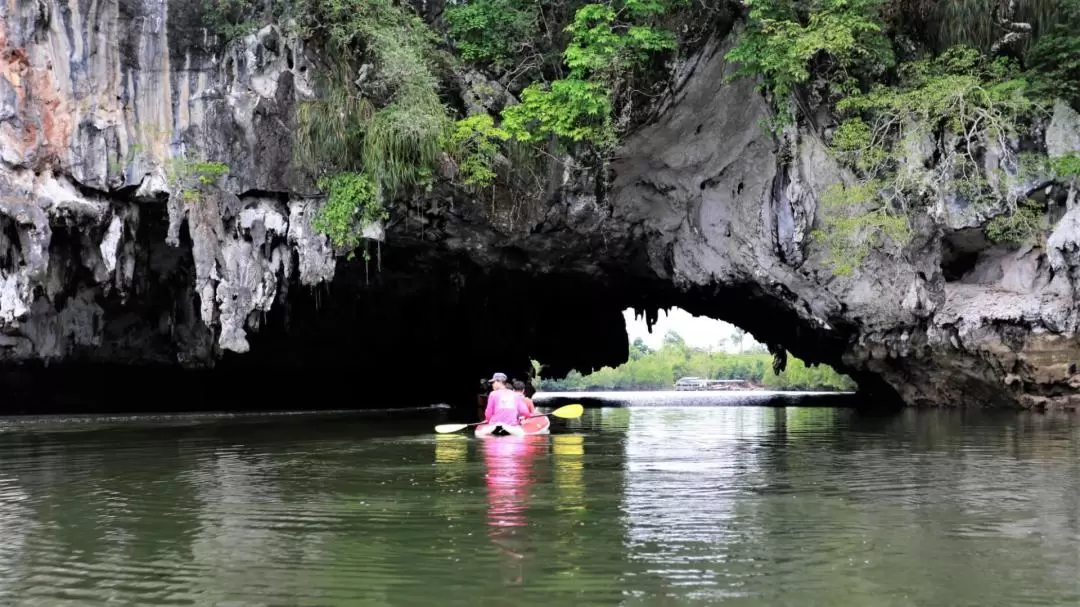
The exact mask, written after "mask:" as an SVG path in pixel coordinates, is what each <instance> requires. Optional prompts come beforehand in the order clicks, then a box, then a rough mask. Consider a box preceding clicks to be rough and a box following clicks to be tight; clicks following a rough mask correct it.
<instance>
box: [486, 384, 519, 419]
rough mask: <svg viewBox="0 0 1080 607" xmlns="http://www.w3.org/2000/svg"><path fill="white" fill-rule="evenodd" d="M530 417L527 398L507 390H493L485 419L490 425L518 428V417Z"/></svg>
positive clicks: (489, 397) (489, 396)
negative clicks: (526, 402)
mask: <svg viewBox="0 0 1080 607" xmlns="http://www.w3.org/2000/svg"><path fill="white" fill-rule="evenodd" d="M528 415H529V405H526V404H525V398H524V397H523V396H521V395H520V394H518V393H517V392H514V391H513V390H509V389H507V388H502V389H500V390H492V392H491V394H489V395H488V402H487V410H486V411H485V412H484V417H486V418H487V421H488V423H489V424H503V425H506V426H517V425H518V417H519V416H521V417H525V416H528Z"/></svg>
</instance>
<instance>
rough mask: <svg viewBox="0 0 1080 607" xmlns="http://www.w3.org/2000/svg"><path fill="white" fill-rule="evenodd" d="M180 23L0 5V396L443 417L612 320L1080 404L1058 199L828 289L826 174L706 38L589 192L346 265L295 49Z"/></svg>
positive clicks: (305, 66) (915, 400)
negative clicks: (1035, 231)
mask: <svg viewBox="0 0 1080 607" xmlns="http://www.w3.org/2000/svg"><path fill="white" fill-rule="evenodd" d="M188 4H189V3H186V2H185V1H184V0H93V1H91V0H78V1H74V2H67V3H64V2H57V1H55V0H13V1H12V2H8V3H6V4H3V5H0V18H2V19H0V361H2V363H3V364H4V365H5V366H6V367H5V368H6V369H7V370H8V372H7V375H6V377H7V378H8V379H11V378H12V377H15V375H17V373H16V371H17V372H21V369H23V367H22V366H21V365H25V364H29V365H31V368H33V369H36V368H37V367H36V366H35V364H36V363H40V362H47V363H50V364H52V365H53V367H54V369H55V370H54V371H52V372H53V373H57V374H62V373H67V372H71V373H83V372H84V371H85V375H78V377H90V378H92V377H101V376H102V375H101V374H100V373H102V372H99V371H93V370H92V369H104V368H107V369H109V371H108V372H109V373H113V374H114V375H112V376H111V377H115V378H117V381H119V382H123V381H125V380H124V379H123V377H124V375H123V373H124V372H125V370H126V369H129V368H131V367H129V366H134V365H141V366H146V365H153V366H156V367H158V368H161V369H165V370H168V369H179V368H184V369H188V370H191V369H211V368H212V369H215V373H216V374H217V376H218V377H219V378H220V377H226V378H228V377H233V378H236V379H235V382H236V383H243V384H246V385H249V386H250V385H254V384H260V383H264V384H276V383H280V382H282V381H285V380H284V379H279V380H278V381H277V382H275V381H273V380H271V379H270V378H266V379H260V378H259V377H256V376H252V375H249V374H245V373H250V372H252V371H256V372H262V373H265V372H267V371H270V372H273V371H278V372H279V373H282V374H294V375H295V376H296V377H297V378H299V380H300V381H310V382H311V383H312V384H314V385H315V387H328V388H329V387H332V386H335V387H339V386H340V384H341V383H343V382H344V383H357V382H360V381H368V382H371V381H379V382H385V383H387V384H389V385H393V384H394V383H395V382H399V381H400V382H416V381H417V378H418V377H424V378H426V379H425V380H424V381H423V386H422V387H417V389H416V390H413V391H412V394H411V396H412V397H414V398H416V399H418V400H422V399H443V398H445V392H446V390H447V389H446V388H445V386H446V385H447V384H446V383H445V382H448V381H459V382H460V381H462V380H463V379H464V381H465V384H466V385H471V382H472V381H473V380H472V378H473V377H474V376H479V374H481V373H489V372H491V371H493V370H499V369H502V368H503V367H506V366H511V367H514V366H516V367H517V368H519V369H520V368H522V367H523V366H524V364H525V360H527V358H528V357H533V358H538V359H540V360H543V361H544V362H545V363H548V364H549V365H551V371H552V372H555V373H559V372H565V371H567V370H569V369H570V368H578V369H579V370H585V369H590V368H593V367H597V366H600V365H604V364H617V363H618V362H620V361H622V360H625V356H626V337H625V333H624V332H623V328H622V325H621V317H620V310H622V309H623V308H625V307H627V306H633V307H636V308H638V309H640V310H643V311H646V312H647V313H648V314H655V313H656V309H658V308H661V307H669V306H680V307H683V308H685V309H687V310H689V311H691V312H693V313H695V314H704V315H709V316H712V317H715V318H719V319H723V320H727V321H730V322H733V323H735V324H737V325H739V326H741V327H743V328H745V329H747V330H748V331H750V332H751V333H752V334H753V335H754V336H755V337H756V338H757V339H758V340H760V341H763V342H766V343H769V344H772V345H773V346H775V347H776V348H777V349H779V348H781V347H783V348H786V349H787V350H789V351H791V352H793V353H794V354H796V355H798V356H800V357H801V358H803V359H804V360H807V361H810V362H825V363H829V364H832V365H834V366H836V367H837V368H838V369H840V370H843V371H846V372H848V373H850V374H851V375H852V376H853V377H854V378H856V380H857V381H859V383H860V385H861V386H862V387H863V388H864V389H866V390H867V391H868V393H870V394H874V395H878V396H879V397H880V398H881V399H887V398H891V397H892V396H895V395H899V397H900V398H901V399H902V400H903V401H904V402H906V403H909V404H913V405H942V406H983V405H996V406H1015V405H1022V406H1028V407H1032V406H1038V407H1042V406H1048V407H1074V406H1075V405H1076V404H1078V402H1080V397H1077V396H1075V395H1074V392H1075V388H1076V387H1077V386H1078V382H1080V379H1078V378H1077V376H1076V375H1075V371H1076V361H1077V360H1078V359H1080V350H1078V345H1077V341H1076V338H1077V334H1076V331H1077V315H1076V304H1077V293H1078V291H1077V288H1078V287H1080V285H1077V284H1076V283H1077V280H1078V279H1080V244H1078V239H1080V216H1078V215H1077V213H1080V211H1077V210H1076V208H1075V207H1074V206H1073V204H1072V203H1073V201H1072V199H1071V198H1070V199H1069V200H1068V202H1067V205H1066V204H1063V206H1062V208H1061V209H1060V213H1058V215H1060V220H1058V221H1057V223H1056V225H1055V228H1054V231H1053V233H1052V236H1051V237H1050V238H1049V239H1048V240H1047V241H1046V243H1045V245H1044V246H1043V247H1030V246H1029V247H1025V248H1020V249H1017V248H1015V247H1013V248H1008V247H1003V246H992V245H990V243H988V242H986V241H985V239H983V238H981V237H980V236H978V234H977V233H976V232H977V231H976V230H973V229H972V224H971V220H969V219H964V217H966V215H964V212H963V211H964V209H963V208H961V207H962V205H960V206H956V205H954V206H952V207H950V206H948V205H945V206H943V207H942V208H939V209H937V211H936V216H934V217H931V218H928V219H927V220H925V221H924V222H923V224H922V225H921V227H920V229H919V230H918V233H917V234H916V237H915V238H914V239H913V241H912V243H911V244H910V245H908V246H907V248H906V249H905V250H904V252H903V255H902V256H901V257H900V258H899V259H897V258H894V257H887V256H884V255H878V254H877V253H871V255H870V257H869V258H868V259H867V260H866V262H865V263H863V264H862V265H861V266H860V267H859V268H858V269H857V270H856V271H855V272H854V273H853V274H851V275H850V276H836V275H835V274H834V273H832V272H830V271H829V270H828V269H826V267H825V265H824V263H823V260H824V256H825V252H824V249H823V246H822V245H820V244H818V243H816V242H815V241H814V239H813V238H811V236H810V232H811V230H812V228H813V227H814V225H815V223H816V222H818V221H820V215H821V212H820V211H819V209H818V206H819V199H820V195H821V193H822V191H823V190H824V189H825V188H826V187H827V186H828V185H829V184H831V183H834V182H836V181H838V180H841V179H843V172H842V171H841V170H840V168H839V167H838V166H837V165H836V163H835V162H834V161H833V160H832V158H831V156H830V155H829V153H828V152H827V150H826V148H825V146H824V145H823V144H822V143H821V142H820V141H819V140H818V139H817V138H816V136H814V135H813V134H811V133H807V132H799V133H794V134H789V135H790V138H789V140H787V141H784V142H781V141H778V140H777V139H776V138H775V137H773V136H772V135H771V134H769V133H768V132H766V131H765V130H764V129H762V128H761V127H760V125H759V122H760V120H761V119H762V118H765V117H766V116H767V113H768V108H767V106H766V104H765V101H764V100H763V99H762V98H761V97H760V96H759V95H758V94H757V93H756V92H755V91H754V86H753V83H752V82H748V81H742V82H736V83H732V84H723V82H724V76H725V75H726V74H728V73H730V72H731V66H730V65H728V64H726V62H725V61H724V59H723V52H722V49H723V48H724V45H725V44H727V42H726V41H725V37H724V36H722V35H720V34H719V33H718V34H717V35H716V36H714V39H713V40H712V41H710V42H709V43H707V44H705V45H704V46H703V47H702V48H699V49H698V50H697V51H696V52H695V53H694V54H693V55H692V56H691V57H688V58H685V60H684V61H682V62H681V63H680V65H679V68H678V71H677V73H676V74H675V77H674V84H673V87H672V89H671V91H670V94H669V95H668V96H667V97H666V98H665V99H664V101H663V102H662V104H661V107H660V108H658V111H657V112H656V114H655V118H653V119H651V120H650V121H649V123H648V124H646V125H644V126H642V127H641V128H640V129H637V131H636V132H634V133H633V134H632V135H631V136H630V137H628V138H627V139H626V140H625V141H624V143H623V145H622V148H621V150H620V151H619V153H618V154H617V155H616V158H615V160H613V161H612V162H611V164H610V166H609V167H608V171H607V172H606V173H600V174H594V173H591V172H587V171H585V172H583V171H577V170H573V169H572V168H569V166H570V165H566V164H562V165H554V166H553V167H552V170H551V173H550V176H549V177H550V179H549V182H548V183H547V184H546V186H545V187H546V195H545V196H544V198H543V200H542V201H541V202H540V203H533V204H524V203H523V204H520V205H514V206H512V207H509V208H506V207H498V206H497V205H494V204H493V203H490V202H489V201H486V200H485V199H479V198H476V199H474V198H470V197H468V196H465V195H463V194H462V193H461V192H449V193H445V192H437V193H436V194H435V195H433V196H430V197H428V198H425V199H424V200H411V201H406V202H402V203H400V204H399V205H398V206H396V207H394V208H392V209H391V219H390V220H388V222H387V223H386V225H385V226H377V228H378V229H377V230H374V231H373V232H372V233H370V234H368V235H369V236H372V237H374V240H373V242H380V241H381V244H379V245H378V247H377V250H376V248H375V247H373V248H372V250H373V251H374V252H375V256H374V257H373V258H372V259H371V261H369V262H363V261H360V260H352V261H346V260H344V259H342V258H340V257H335V252H334V251H333V249H332V247H331V246H330V245H329V243H328V241H327V239H326V238H325V237H324V236H323V235H321V234H319V233H318V232H316V231H315V230H314V229H313V228H312V226H311V217H312V214H313V212H314V210H315V209H316V208H317V207H318V205H320V204H322V201H321V199H320V198H319V192H318V191H317V190H315V189H314V188H313V187H312V185H311V184H310V183H308V182H307V181H306V179H305V178H304V177H303V176H302V175H300V174H299V173H298V172H297V171H296V170H295V169H294V167H293V166H292V162H291V159H292V154H291V145H292V130H293V128H294V124H295V123H294V111H295V107H296V104H297V103H298V102H299V101H302V100H304V99H308V98H310V97H311V95H313V87H312V82H311V79H312V77H313V74H312V72H313V71H314V68H313V67H312V66H313V63H312V62H311V61H310V59H311V57H310V53H311V52H313V51H311V50H310V49H305V47H304V45H303V44H302V43H301V42H300V41H298V40H295V39H293V38H290V37H289V36H286V35H285V34H284V33H283V31H282V30H281V29H279V28H278V27H277V26H275V25H270V26H266V27H264V28H262V29H261V30H259V31H258V32H257V33H254V34H251V35H249V36H247V37H245V38H244V39H243V40H241V41H239V42H237V43H234V44H231V45H229V46H227V47H216V46H215V45H212V44H209V43H208V37H209V34H208V33H207V32H206V31H205V30H204V29H202V28H201V27H200V24H199V23H198V22H197V19H193V17H192V15H193V14H194V12H193V11H192V10H191V7H190V6H188ZM476 77H477V76H476V75H475V74H474V75H472V76H470V78H476ZM468 81H469V78H463V82H465V83H466V88H467V83H468ZM466 105H467V104H466ZM1045 140H1046V141H1045V145H1046V146H1047V147H1048V149H1049V150H1050V151H1051V153H1064V152H1067V151H1080V118H1078V117H1077V115H1076V114H1075V113H1074V112H1073V111H1072V110H1070V109H1069V108H1068V107H1066V106H1064V105H1059V106H1058V107H1057V108H1056V110H1055V114H1054V117H1053V121H1052V122H1051V123H1050V125H1049V127H1048V128H1047V129H1046V133H1045ZM782 144H783V145H782ZM781 150H783V151H782V152H781ZM179 156H187V157H196V158H204V159H213V160H215V161H220V162H222V163H224V164H226V165H228V167H229V173H228V177H227V180H226V181H225V183H224V187H223V188H221V189H220V190H215V191H214V192H212V193H210V194H206V195H202V196H197V197H186V196H180V195H177V194H178V192H177V189H176V187H175V174H174V171H175V169H174V168H173V165H171V164H170V162H171V159H174V158H176V157H179ZM383 230H385V233H384V234H383V233H380V232H382V231H383ZM12 370H15V371H12ZM88 370H89V371H88ZM502 370H507V369H502ZM241 371H242V372H243V373H241ZM13 373H14V374H13ZM35 373H38V372H37V371H35ZM189 373H194V372H192V371H189ZM316 373H317V374H319V375H317V376H313V375H312V374H316ZM95 374H97V375H95ZM230 374H231V375H230ZM195 376H196V375H191V377H195ZM34 377H46V378H47V377H49V375H48V374H47V373H45V374H42V375H35V376H34ZM73 377H74V376H73ZM170 377H173V376H170ZM363 378H366V380H365V379H363ZM80 381H81V380H80ZM90 381H91V382H92V381H93V380H90ZM222 381H224V382H225V383H230V382H231V381H232V380H228V379H225V380H222ZM24 385H25V384H24ZM368 385H370V384H368ZM313 394H317V392H316V393H312V392H310V391H309V392H308V393H307V394H306V396H305V399H306V400H305V402H304V406H308V405H310V406H316V404H311V403H312V401H311V399H312V398H315V399H316V400H317V398H318V396H313ZM321 404H322V405H323V406H331V407H332V406H337V405H341V404H350V405H351V404H355V403H325V402H323V403H321Z"/></svg>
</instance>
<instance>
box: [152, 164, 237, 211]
mask: <svg viewBox="0 0 1080 607" xmlns="http://www.w3.org/2000/svg"><path fill="white" fill-rule="evenodd" d="M228 173H229V165H227V164H225V163H222V162H214V161H206V160H193V159H188V158H184V157H183V156H177V157H175V158H171V159H169V161H168V163H167V164H166V167H165V178H166V180H167V181H168V183H169V188H170V189H171V190H172V192H173V194H174V195H177V196H179V197H180V198H181V199H183V200H185V201H188V202H197V201H199V200H200V199H201V198H202V196H203V195H204V194H206V193H207V192H208V191H209V190H210V189H211V188H214V187H217V185H218V182H219V181H220V180H221V178H222V177H224V176H225V175H227V174H228Z"/></svg>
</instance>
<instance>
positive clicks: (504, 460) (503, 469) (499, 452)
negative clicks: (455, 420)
mask: <svg viewBox="0 0 1080 607" xmlns="http://www.w3.org/2000/svg"><path fill="white" fill-rule="evenodd" d="M547 439H548V437H547V436H507V437H502V438H490V437H489V438H486V439H484V440H481V441H480V444H481V445H482V448H483V451H484V464H485V465H486V469H487V474H486V477H485V478H486V484H487V534H488V538H489V539H490V540H491V543H492V545H493V546H495V548H496V550H497V551H498V552H499V553H500V554H502V555H503V556H504V557H505V558H506V559H507V563H508V564H509V567H508V569H509V570H510V571H512V572H513V575H512V577H511V580H512V583H514V584H520V583H521V582H522V581H523V579H524V564H523V562H522V561H523V560H524V558H525V554H526V552H527V551H528V549H529V540H530V538H529V530H528V529H527V527H528V514H527V510H528V508H529V492H530V485H532V483H533V482H535V481H536V478H535V476H534V472H533V458H534V456H536V455H537V454H539V453H541V452H542V451H547Z"/></svg>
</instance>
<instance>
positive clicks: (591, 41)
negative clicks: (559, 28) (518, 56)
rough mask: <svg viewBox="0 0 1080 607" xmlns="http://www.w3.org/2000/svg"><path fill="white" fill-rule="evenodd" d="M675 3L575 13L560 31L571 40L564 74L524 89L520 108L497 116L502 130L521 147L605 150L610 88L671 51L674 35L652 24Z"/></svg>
mask: <svg viewBox="0 0 1080 607" xmlns="http://www.w3.org/2000/svg"><path fill="white" fill-rule="evenodd" d="M681 3H682V0H625V1H624V2H622V6H621V8H619V9H616V7H615V5H614V4H586V5H583V6H581V7H580V8H578V9H577V11H576V12H575V13H574V19H573V21H572V22H571V23H570V24H569V25H568V26H567V27H566V31H567V32H569V33H570V34H571V39H570V43H569V45H568V46H567V48H566V50H565V51H564V53H563V59H564V61H565V63H566V66H567V67H568V68H569V73H568V74H567V75H566V77H565V78H559V79H557V80H554V81H553V82H551V83H550V84H546V85H545V84H542V83H533V84H531V85H529V86H528V87H526V88H525V90H523V91H522V93H521V103H520V104H519V105H514V106H511V107H508V108H506V109H505V110H503V113H502V118H503V128H505V129H506V130H507V132H508V133H510V135H511V136H512V137H513V138H515V139H517V140H518V141H523V142H539V141H543V140H545V139H547V138H548V137H551V136H555V137H558V138H561V139H562V140H564V141H568V142H574V143H579V142H586V143H589V144H592V145H594V146H596V147H597V148H599V149H600V150H607V149H610V147H611V146H613V144H614V143H615V140H616V132H615V128H614V126H613V123H612V116H611V114H612V105H613V104H612V94H613V89H612V87H613V86H615V85H616V84H617V83H618V82H619V81H620V80H622V79H625V78H627V77H628V76H629V75H630V73H631V72H633V71H634V70H635V69H636V68H637V67H638V66H639V65H641V64H642V63H644V62H646V61H647V60H648V59H649V58H650V57H651V56H653V55H655V54H657V53H661V52H665V51H669V50H672V49H674V48H675V37H674V35H673V34H671V33H670V32H668V31H666V30H664V29H663V28H661V27H659V26H658V25H657V22H658V19H659V18H660V17H661V16H663V15H664V14H665V13H666V12H667V11H668V10H670V9H671V8H672V7H673V6H674V5H676V4H681Z"/></svg>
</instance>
